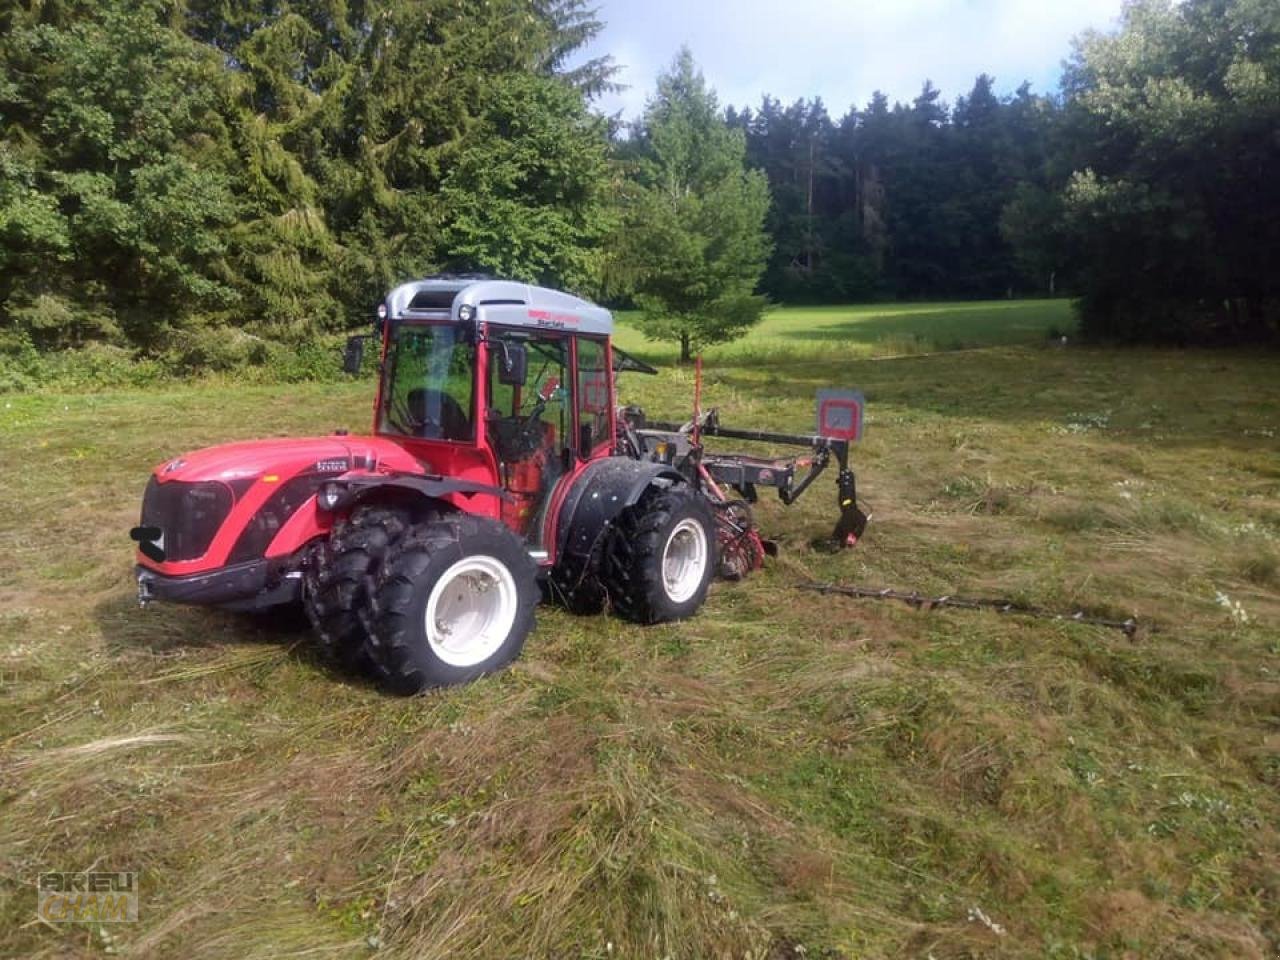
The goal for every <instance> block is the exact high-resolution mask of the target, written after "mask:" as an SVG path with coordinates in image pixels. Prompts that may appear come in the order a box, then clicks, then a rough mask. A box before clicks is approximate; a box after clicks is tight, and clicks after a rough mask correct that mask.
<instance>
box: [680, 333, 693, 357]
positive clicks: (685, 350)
mask: <svg viewBox="0 0 1280 960" xmlns="http://www.w3.org/2000/svg"><path fill="white" fill-rule="evenodd" d="M692 359H693V356H692V355H691V354H690V353H689V335H688V334H687V333H682V334H680V362H681V363H688V362H689V361H690V360H692Z"/></svg>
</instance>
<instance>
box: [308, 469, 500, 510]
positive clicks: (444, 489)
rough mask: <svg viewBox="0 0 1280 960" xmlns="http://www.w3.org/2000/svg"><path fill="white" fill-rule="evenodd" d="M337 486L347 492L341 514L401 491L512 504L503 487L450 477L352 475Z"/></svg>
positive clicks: (435, 498)
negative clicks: (481, 496) (478, 497)
mask: <svg viewBox="0 0 1280 960" xmlns="http://www.w3.org/2000/svg"><path fill="white" fill-rule="evenodd" d="M333 482H335V483H338V484H341V485H342V486H344V487H345V488H346V494H345V496H343V498H342V500H341V501H339V503H338V506H337V507H336V509H339V510H345V509H349V508H351V507H354V506H355V505H356V504H358V503H360V502H361V501H362V500H364V499H365V498H367V497H368V496H370V495H371V494H373V493H375V492H378V491H386V490H400V491H404V492H407V493H410V494H417V495H419V496H422V497H427V498H430V499H433V500H440V499H444V498H445V497H447V496H449V495H450V494H461V495H462V496H464V497H473V496H475V495H476V494H487V495H489V496H493V497H497V498H499V499H500V500H511V495H510V494H509V493H507V492H506V491H505V490H503V489H502V488H501V487H494V486H491V485H489V484H487V483H476V482H475V481H473V480H455V479H452V478H450V477H439V476H434V475H431V474H427V475H426V476H415V475H412V474H393V475H386V474H348V475H347V476H344V477H341V478H339V479H337V480H335V481H333Z"/></svg>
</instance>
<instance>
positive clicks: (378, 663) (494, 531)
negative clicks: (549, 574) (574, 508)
mask: <svg viewBox="0 0 1280 960" xmlns="http://www.w3.org/2000/svg"><path fill="white" fill-rule="evenodd" d="M537 602H538V584H537V567H536V566H535V565H534V563H533V561H532V560H531V559H530V558H529V555H528V554H527V553H526V552H525V549H524V546H523V544H521V543H520V541H519V540H517V539H516V537H515V535H514V534H512V533H511V531H510V530H508V529H507V528H506V527H504V526H503V525H502V524H500V523H498V522H497V521H494V520H488V519H484V518H481V517H472V516H467V515H462V514H459V515H455V516H449V517H443V518H441V519H439V520H436V521H433V522H431V523H427V524H423V525H421V526H418V527H415V528H414V529H413V530H411V531H410V532H409V534H408V535H406V536H405V537H404V539H403V540H402V541H401V542H400V544H399V545H398V547H397V549H396V551H395V553H394V554H393V555H392V556H391V557H389V558H388V561H387V563H386V564H385V566H384V567H383V571H382V574H381V576H380V577H379V582H378V589H377V592H376V593H375V595H374V598H373V605H372V606H373V630H372V635H371V638H370V643H369V644H368V647H367V649H368V651H369V654H370V658H371V659H372V661H373V664H374V672H375V673H376V674H377V675H378V677H379V678H380V679H381V680H382V682H383V684H384V685H385V686H387V687H388V688H389V689H391V690H394V691H395V692H397V693H416V692H418V691H419V690H422V689H424V688H426V687H437V686H447V685H450V684H457V683H465V682H467V681H469V680H474V679H475V678H477V677H479V676H482V675H483V674H486V673H491V672H493V671H494V670H497V669H499V668H501V667H503V666H505V665H506V664H508V663H509V662H511V661H512V660H514V659H515V658H516V657H517V656H519V655H520V651H521V649H522V648H523V647H524V641H525V638H526V637H527V636H528V635H529V632H530V631H531V630H532V629H533V623H534V607H535V606H536V604H537Z"/></svg>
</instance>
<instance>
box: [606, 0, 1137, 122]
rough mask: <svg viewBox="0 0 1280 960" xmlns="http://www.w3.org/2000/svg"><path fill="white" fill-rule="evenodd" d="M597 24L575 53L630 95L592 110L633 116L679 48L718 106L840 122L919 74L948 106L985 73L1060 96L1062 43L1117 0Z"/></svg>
mask: <svg viewBox="0 0 1280 960" xmlns="http://www.w3.org/2000/svg"><path fill="white" fill-rule="evenodd" d="M597 4H598V8H599V12H598V16H599V18H600V19H601V20H603V21H604V22H605V29H604V31H603V32H602V33H601V35H600V36H599V37H597V38H596V40H595V41H594V43H593V44H592V45H591V47H589V48H588V49H586V50H585V51H583V54H582V56H583V57H584V58H585V57H590V56H600V55H603V54H611V55H612V56H613V58H614V60H615V61H616V63H617V64H618V65H619V66H620V67H621V70H620V72H619V75H618V78H617V79H618V80H619V81H620V82H622V83H625V84H627V85H628V89H626V90H624V91H622V92H621V93H618V94H608V95H606V96H604V97H602V98H601V99H600V101H598V103H597V105H596V107H597V109H599V110H600V111H601V112H603V113H607V114H612V113H616V112H619V111H621V113H622V115H623V118H624V119H627V120H632V119H635V118H636V117H637V116H638V115H639V114H640V113H641V111H642V110H643V109H644V103H645V98H646V97H647V96H649V95H650V93H652V91H653V87H654V79H655V78H656V77H657V75H658V73H659V72H660V71H661V70H663V69H665V68H666V67H667V66H669V65H670V63H671V60H672V58H673V57H674V56H675V54H676V51H677V50H679V48H680V45H681V44H688V46H689V49H690V50H692V51H693V56H694V59H695V60H696V61H697V63H698V65H699V66H700V67H701V68H702V72H703V74H704V75H705V76H706V78H707V82H708V84H710V86H712V87H713V88H715V90H716V92H717V93H718V94H719V97H720V103H721V105H722V106H727V105H730V104H732V105H733V106H736V107H743V106H751V107H753V108H754V107H756V106H758V105H759V103H760V97H761V95H762V94H764V93H769V94H770V95H772V96H774V97H776V98H777V99H780V100H782V101H783V102H784V103H789V102H791V101H793V100H796V99H798V98H800V97H805V98H812V97H815V96H821V97H822V100H823V102H824V103H825V104H826V106H827V112H828V113H829V114H831V116H832V118H833V119H838V118H839V117H840V116H841V115H843V114H844V113H845V112H846V111H847V110H848V109H849V107H850V106H852V105H855V104H856V105H857V106H859V107H861V106H865V104H866V102H867V100H868V99H870V97H871V94H872V93H873V92H874V91H875V90H883V91H884V92H885V93H886V94H888V96H889V99H890V101H891V102H892V101H894V100H903V101H908V100H911V99H912V98H914V97H915V95H916V94H917V93H919V92H920V87H921V85H922V84H923V83H924V81H925V79H926V78H927V79H929V80H932V81H933V84H934V86H936V87H939V88H940V89H941V90H942V93H943V98H944V99H945V100H946V101H947V102H948V103H954V102H955V99H956V97H957V96H958V95H960V94H963V93H966V92H968V91H969V90H970V89H971V88H972V86H973V80H974V77H976V76H977V75H978V74H979V73H982V72H986V73H989V74H991V75H992V76H994V77H995V79H996V90H997V92H1000V93H1010V92H1012V91H1013V90H1015V89H1016V88H1017V87H1018V85H1019V84H1020V83H1022V81H1023V80H1029V81H1031V85H1032V89H1033V90H1034V91H1036V92H1038V93H1052V92H1055V91H1056V90H1057V87H1058V78H1059V76H1060V74H1061V72H1062V61H1063V60H1064V59H1065V58H1066V57H1067V56H1068V55H1069V54H1070V52H1071V38H1072V36H1074V35H1075V34H1077V33H1079V32H1081V31H1082V30H1085V29H1087V28H1090V27H1093V28H1096V29H1107V28H1109V27H1111V26H1113V25H1114V23H1115V19H1116V17H1117V16H1118V15H1119V13H1120V7H1121V4H1122V0H597Z"/></svg>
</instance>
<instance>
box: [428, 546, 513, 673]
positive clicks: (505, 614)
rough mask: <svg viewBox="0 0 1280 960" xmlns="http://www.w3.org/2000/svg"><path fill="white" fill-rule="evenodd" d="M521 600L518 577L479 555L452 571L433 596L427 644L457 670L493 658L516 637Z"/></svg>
mask: <svg viewBox="0 0 1280 960" xmlns="http://www.w3.org/2000/svg"><path fill="white" fill-rule="evenodd" d="M518 606H519V596H518V593H517V591H516V581H515V577H513V576H512V575H511V571H510V570H508V569H507V565H506V564H505V563H503V562H502V561H500V560H497V559H495V558H494V557H489V556H484V555H480V554H477V555H476V556H472V557H466V558H464V559H462V560H459V561H458V562H457V563H455V564H454V565H453V566H451V567H450V568H449V569H448V570H446V571H445V572H444V573H443V574H442V575H441V576H440V579H439V580H437V581H436V585H435V586H434V587H432V589H431V596H429V597H428V598H427V610H426V621H427V623H426V626H427V643H429V644H430V645H431V652H432V653H434V654H435V655H436V656H437V657H439V658H440V659H441V660H443V661H444V662H445V663H447V664H449V665H450V666H454V667H474V666H475V665H476V664H479V663H484V661H486V660H488V659H489V658H490V657H491V656H493V655H494V654H495V653H496V652H497V651H498V648H499V647H501V646H502V644H503V641H505V640H506V639H507V637H508V636H510V634H511V628H512V626H513V625H514V624H515V622H516V609H517V607H518Z"/></svg>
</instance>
